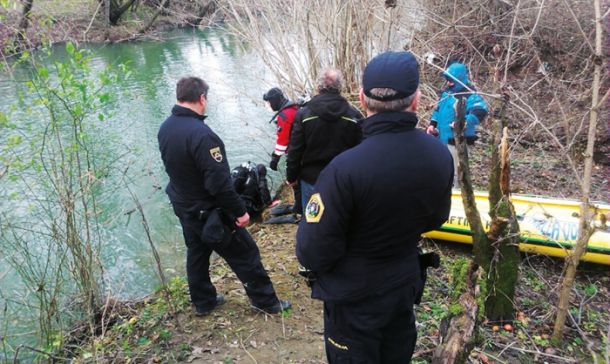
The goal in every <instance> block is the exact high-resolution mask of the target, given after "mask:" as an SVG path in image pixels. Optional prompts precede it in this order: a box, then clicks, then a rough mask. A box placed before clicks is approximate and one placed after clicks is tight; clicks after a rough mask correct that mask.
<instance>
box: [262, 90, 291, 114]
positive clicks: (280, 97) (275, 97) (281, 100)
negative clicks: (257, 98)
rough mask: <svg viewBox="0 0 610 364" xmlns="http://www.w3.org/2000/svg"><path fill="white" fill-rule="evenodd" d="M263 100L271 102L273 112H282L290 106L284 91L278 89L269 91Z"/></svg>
mask: <svg viewBox="0 0 610 364" xmlns="http://www.w3.org/2000/svg"><path fill="white" fill-rule="evenodd" d="M263 100H265V101H269V105H270V106H271V110H273V111H280V110H281V109H282V108H284V105H286V104H288V99H287V98H286V96H284V93H283V92H282V90H280V89H279V88H277V87H274V88H272V89H270V90H269V91H267V92H266V93H265V94H264V95H263Z"/></svg>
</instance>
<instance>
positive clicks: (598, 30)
mask: <svg viewBox="0 0 610 364" xmlns="http://www.w3.org/2000/svg"><path fill="white" fill-rule="evenodd" d="M593 7H594V8H595V55H594V58H593V62H594V64H595V71H594V73H593V85H592V86H591V93H592V98H591V110H590V114H589V133H588V135H587V149H586V151H585V170H584V176H583V179H582V186H581V190H582V196H581V202H580V222H579V229H578V239H577V242H576V246H575V247H574V250H573V251H572V252H571V253H570V254H569V255H568V256H567V257H566V268H565V276H564V278H563V280H562V282H561V291H560V294H559V303H558V304H557V317H556V318H555V326H554V328H553V341H554V342H555V343H560V342H561V340H562V339H563V329H564V327H565V321H566V315H567V312H568V306H569V303H570V293H571V292H572V286H573V285H574V277H575V276H576V268H578V264H579V263H580V258H581V257H582V255H583V254H584V253H585V251H586V250H587V244H588V243H589V238H590V237H591V235H592V234H593V231H594V230H593V228H592V227H591V217H590V204H589V194H590V192H591V174H592V171H593V151H594V148H595V133H596V131H597V115H598V108H597V105H598V103H599V88H600V84H601V75H602V67H603V62H602V59H603V57H602V16H601V6H600V0H594V2H593Z"/></svg>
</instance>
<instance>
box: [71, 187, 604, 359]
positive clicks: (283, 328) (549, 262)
mask: <svg viewBox="0 0 610 364" xmlns="http://www.w3.org/2000/svg"><path fill="white" fill-rule="evenodd" d="M283 197H284V198H286V199H288V198H289V196H283ZM249 229H250V231H251V233H252V235H253V237H254V238H255V239H256V241H257V243H258V246H259V248H260V251H261V255H262V257H263V263H264V265H265V267H266V268H267V270H268V272H269V275H270V277H271V279H272V281H273V282H274V285H275V288H276V290H277V292H278V295H279V296H280V297H281V298H283V299H288V300H291V301H292V304H293V309H292V310H291V311H290V312H288V313H286V314H284V315H283V316H269V315H265V314H263V313H260V312H256V311H253V310H252V309H250V308H249V305H248V300H247V297H246V295H245V292H244V290H243V288H242V286H241V284H240V282H239V280H238V279H237V277H236V276H235V275H234V274H233V272H232V271H231V270H230V268H229V267H228V266H227V265H226V263H225V262H224V261H222V259H217V260H215V261H214V263H213V264H212V267H213V268H212V274H211V275H212V281H213V282H214V284H215V285H216V287H217V289H218V291H219V292H220V293H222V294H224V295H225V297H226V300H227V302H226V303H225V304H224V305H223V306H221V307H219V308H218V309H216V310H214V311H213V312H212V314H211V315H209V316H206V317H203V318H200V317H196V316H194V315H193V313H192V310H191V307H190V305H189V302H188V291H187V285H186V281H185V278H184V277H181V276H177V277H174V278H172V279H171V283H170V292H171V299H170V301H169V302H171V305H168V304H167V302H168V301H167V300H166V298H165V296H164V294H163V292H162V291H159V292H157V293H156V294H155V295H153V296H151V297H148V298H147V299H145V300H143V301H140V302H137V303H131V304H122V305H114V307H116V308H117V310H116V314H114V315H110V317H112V320H111V321H114V324H113V325H109V326H108V327H107V328H106V330H105V332H104V333H103V334H102V335H100V336H98V337H96V338H94V339H93V340H91V341H89V342H86V343H85V342H82V343H80V344H79V349H78V352H77V353H76V354H77V357H78V358H79V360H80V362H127V361H131V362H160V363H165V362H189V363H201V364H203V363H242V362H243V363H325V356H324V347H323V337H322V333H323V321H322V304H321V302H319V301H316V300H312V299H311V298H310V289H309V288H308V287H307V285H306V284H305V282H304V280H303V279H302V278H301V277H300V276H299V275H298V274H297V271H298V269H297V261H296V258H295V256H294V246H295V240H294V237H295V233H296V225H262V224H254V225H253V226H251V227H250V228H249ZM423 246H424V247H425V248H426V249H427V250H432V251H436V252H437V253H439V254H440V255H441V257H442V258H441V259H442V264H441V268H439V269H433V270H430V271H429V281H428V285H427V287H426V291H425V294H424V297H423V300H422V304H421V305H419V306H417V319H418V323H417V327H418V333H419V337H418V342H417V348H416V350H415V354H414V360H413V363H427V362H429V360H430V358H431V356H432V351H433V349H434V348H435V347H436V346H437V345H438V344H439V339H440V332H441V330H443V326H444V323H443V318H444V317H445V316H446V315H447V313H448V312H449V311H450V303H449V299H450V296H451V289H450V282H451V279H452V277H451V272H452V271H453V267H454V266H456V265H457V264H460V262H461V261H462V259H463V258H464V257H466V256H468V255H469V254H470V247H468V246H462V245H449V244H441V243H436V242H433V241H431V240H426V241H424V242H423ZM522 257H523V260H522V262H521V268H520V281H519V284H518V290H517V295H516V297H517V301H516V311H517V320H516V321H515V323H514V325H513V326H505V327H499V326H494V325H491V324H488V323H483V324H482V325H481V331H480V338H479V342H478V344H477V345H476V347H475V348H474V349H473V351H472V352H471V356H470V362H471V363H485V364H488V363H492V362H494V363H535V362H540V363H542V362H546V363H566V362H567V363H577V362H593V359H592V355H597V356H598V358H602V357H603V355H604V352H605V350H608V349H607V346H606V345H609V344H608V341H607V340H606V341H604V340H605V339H604V338H605V337H607V335H608V334H607V326H608V322H610V292H609V289H608V287H610V274H609V273H608V270H607V267H602V266H595V265H581V267H580V268H579V273H578V277H577V283H576V284H575V292H574V293H575V294H574V295H573V297H574V298H573V306H572V307H575V308H578V309H574V310H572V312H571V314H572V321H571V322H569V323H568V327H567V333H566V338H565V341H564V345H561V346H553V345H552V344H551V342H550V339H549V336H550V334H551V332H552V324H553V319H554V305H555V302H556V300H557V295H556V290H555V289H553V287H557V286H558V284H559V279H560V277H561V269H562V266H563V262H562V261H561V260H558V259H553V258H549V257H544V256H535V255H530V256H527V255H524V256H522ZM173 310H175V312H176V314H175V315H174V314H172V311H173ZM67 347H68V346H67ZM92 347H95V348H96V350H97V352H96V353H93V352H92V351H91V349H90V348H92Z"/></svg>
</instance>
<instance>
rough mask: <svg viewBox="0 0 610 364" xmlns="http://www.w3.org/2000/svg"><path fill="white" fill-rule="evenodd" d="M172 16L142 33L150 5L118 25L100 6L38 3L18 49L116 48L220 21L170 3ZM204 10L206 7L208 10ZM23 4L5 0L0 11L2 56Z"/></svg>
mask: <svg viewBox="0 0 610 364" xmlns="http://www.w3.org/2000/svg"><path fill="white" fill-rule="evenodd" d="M174 3H175V4H174V5H173V7H172V9H171V11H168V12H161V13H160V14H159V15H158V16H157V17H156V18H155V20H154V22H153V23H152V25H151V26H150V28H148V29H145V27H146V26H147V24H148V23H149V21H150V20H151V19H153V18H154V17H155V15H156V13H157V12H158V8H157V6H156V4H155V3H154V1H141V2H138V3H137V4H136V5H134V6H132V7H131V8H130V9H129V10H127V11H126V12H125V13H124V14H123V15H122V17H121V18H120V19H119V21H118V23H117V24H116V25H113V26H110V25H108V24H107V21H105V20H104V19H103V15H102V12H103V9H102V6H101V4H102V1H99V2H97V1H87V0H65V1H63V0H37V1H34V2H33V7H32V10H31V13H30V17H29V24H28V28H27V31H26V32H25V37H24V39H23V40H21V41H20V42H21V43H22V44H21V48H22V49H31V48H36V47H38V46H39V45H40V44H42V43H44V42H49V43H61V42H67V41H72V42H75V43H80V42H84V43H117V42H124V41H132V40H137V39H160V33H161V32H163V31H166V30H169V29H174V28H179V27H197V26H207V25H210V24H211V23H213V22H215V21H218V20H219V19H218V18H216V13H215V9H214V8H213V7H211V5H201V9H196V7H197V3H192V2H188V1H174ZM206 6H207V8H206ZM21 12H22V8H21V2H18V1H8V2H7V6H6V7H0V50H2V53H3V54H5V55H8V54H10V53H11V51H12V50H14V42H15V40H16V34H17V33H18V32H17V29H19V22H20V21H21V19H22V13H21Z"/></svg>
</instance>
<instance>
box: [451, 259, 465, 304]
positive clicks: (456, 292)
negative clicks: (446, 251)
mask: <svg viewBox="0 0 610 364" xmlns="http://www.w3.org/2000/svg"><path fill="white" fill-rule="evenodd" d="M469 266H470V260H469V259H466V258H459V259H457V260H456V261H455V262H454V263H453V265H452V267H451V276H450V279H451V287H452V293H451V297H452V299H453V300H454V301H457V300H458V299H459V298H460V296H461V295H462V293H464V292H465V291H466V275H467V274H468V267H469Z"/></svg>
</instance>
